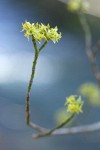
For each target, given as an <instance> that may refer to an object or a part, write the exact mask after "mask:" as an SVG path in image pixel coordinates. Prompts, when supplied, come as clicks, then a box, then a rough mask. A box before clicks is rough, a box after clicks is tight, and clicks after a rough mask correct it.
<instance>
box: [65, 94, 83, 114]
mask: <svg viewBox="0 0 100 150" xmlns="http://www.w3.org/2000/svg"><path fill="white" fill-rule="evenodd" d="M65 106H67V111H68V112H71V113H79V112H83V111H82V106H83V101H82V100H81V97H80V96H79V97H78V96H75V95H72V96H70V97H67V98H66V103H65Z"/></svg>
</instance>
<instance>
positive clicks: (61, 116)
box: [54, 108, 70, 125]
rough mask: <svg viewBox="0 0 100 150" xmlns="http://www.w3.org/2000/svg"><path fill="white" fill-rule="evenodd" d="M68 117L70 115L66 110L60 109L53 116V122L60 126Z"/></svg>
mask: <svg viewBox="0 0 100 150" xmlns="http://www.w3.org/2000/svg"><path fill="white" fill-rule="evenodd" d="M69 116H70V113H68V112H67V111H66V109H64V108H62V109H59V110H58V111H57V112H56V114H55V116H54V117H55V121H56V124H57V125H59V124H61V123H62V122H64V121H65V120H66V119H67V118H69Z"/></svg>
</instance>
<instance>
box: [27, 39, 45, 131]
mask: <svg viewBox="0 0 100 150" xmlns="http://www.w3.org/2000/svg"><path fill="white" fill-rule="evenodd" d="M32 42H33V45H34V49H35V55H34V60H33V64H32V73H31V77H30V80H29V84H28V89H27V94H26V123H27V125H28V126H30V127H31V128H33V129H35V130H37V131H39V132H46V131H47V129H45V128H43V127H41V126H39V125H37V124H34V123H32V122H31V121H30V91H31V88H32V83H33V80H34V75H35V70H36V64H37V59H38V56H39V52H40V50H42V48H43V47H44V46H45V45H46V43H47V42H45V43H44V44H43V45H42V46H41V47H40V49H38V48H37V44H36V41H35V39H34V37H33V36H32Z"/></svg>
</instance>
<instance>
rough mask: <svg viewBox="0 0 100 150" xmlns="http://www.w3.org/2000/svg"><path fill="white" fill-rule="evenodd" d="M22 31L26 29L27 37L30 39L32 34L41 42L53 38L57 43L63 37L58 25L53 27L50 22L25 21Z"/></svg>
mask: <svg viewBox="0 0 100 150" xmlns="http://www.w3.org/2000/svg"><path fill="white" fill-rule="evenodd" d="M22 31H25V34H24V36H25V37H27V38H28V39H29V37H30V36H32V37H33V38H34V39H35V40H36V41H38V42H41V41H42V40H43V39H44V40H46V41H49V40H51V41H53V42H54V43H56V42H58V40H59V39H60V38H61V33H58V28H57V26H56V27H55V28H51V27H50V25H49V24H48V25H44V24H42V23H41V24H39V23H32V24H31V23H30V22H27V21H25V23H23V24H22Z"/></svg>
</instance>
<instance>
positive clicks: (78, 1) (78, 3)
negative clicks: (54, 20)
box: [67, 0, 89, 12]
mask: <svg viewBox="0 0 100 150" xmlns="http://www.w3.org/2000/svg"><path fill="white" fill-rule="evenodd" d="M67 6H68V10H69V11H72V12H73V11H78V10H81V11H88V9H89V3H88V1H86V0H69V2H68V5H67Z"/></svg>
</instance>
